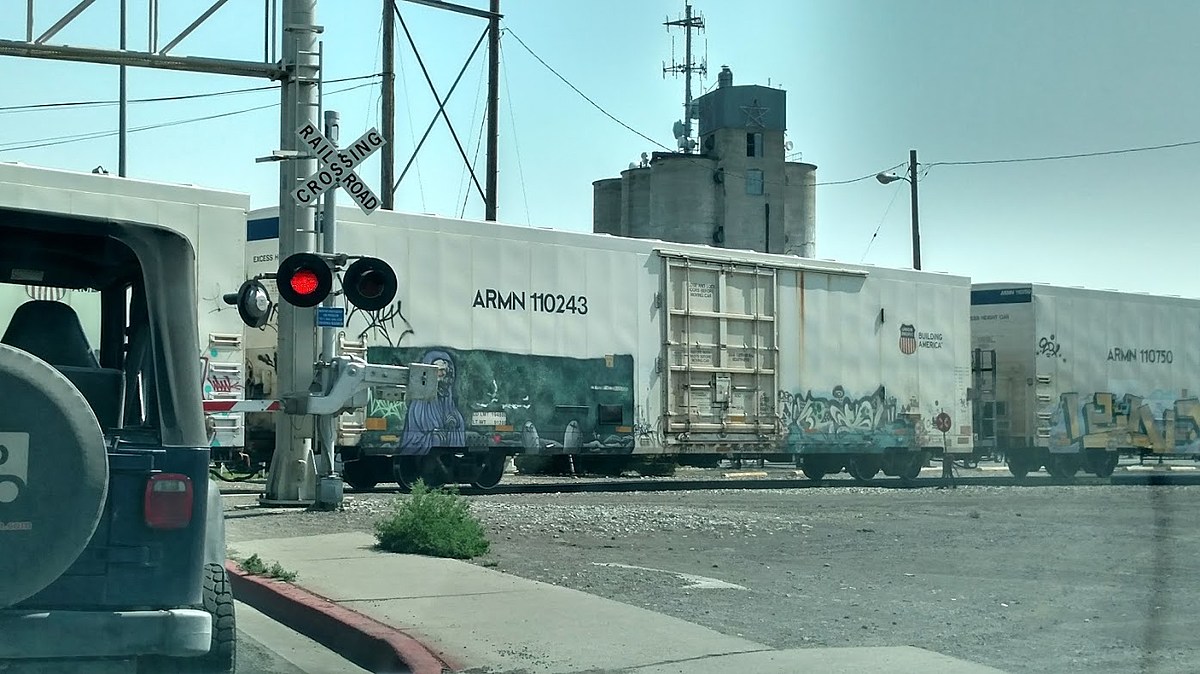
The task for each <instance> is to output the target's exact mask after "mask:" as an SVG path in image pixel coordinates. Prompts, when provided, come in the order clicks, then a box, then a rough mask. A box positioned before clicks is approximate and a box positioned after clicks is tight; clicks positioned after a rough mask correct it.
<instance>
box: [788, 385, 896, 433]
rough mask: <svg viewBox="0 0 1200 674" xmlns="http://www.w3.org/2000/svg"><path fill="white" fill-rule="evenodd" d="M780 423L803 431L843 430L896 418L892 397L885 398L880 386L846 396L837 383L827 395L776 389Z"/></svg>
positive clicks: (866, 428) (867, 428) (880, 424)
mask: <svg viewBox="0 0 1200 674" xmlns="http://www.w3.org/2000/svg"><path fill="white" fill-rule="evenodd" d="M779 401H780V407H781V415H782V417H783V421H784V424H785V425H787V426H789V427H793V428H799V429H802V430H804V431H806V432H810V431H816V432H820V433H845V432H851V433H853V432H859V431H871V430H876V429H878V428H882V427H883V426H885V425H886V424H888V423H891V422H893V421H895V418H896V399H895V398H887V397H886V396H885V395H884V390H883V387H882V386H880V387H879V388H878V389H876V390H875V392H874V393H872V394H871V395H869V396H864V397H861V398H857V399H855V398H850V397H848V396H847V395H846V390H845V389H844V388H843V387H841V386H835V387H834V388H833V393H832V395H831V396H830V397H828V398H825V397H818V396H814V395H813V393H812V391H809V392H808V393H806V394H804V395H803V396H796V395H792V394H791V393H788V392H787V391H780V392H779Z"/></svg>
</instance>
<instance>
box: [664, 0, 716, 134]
mask: <svg viewBox="0 0 1200 674" xmlns="http://www.w3.org/2000/svg"><path fill="white" fill-rule="evenodd" d="M663 25H664V26H666V27H667V31H668V32H670V30H671V28H672V27H674V28H683V34H684V61H683V63H676V62H675V55H674V53H672V54H671V65H669V66H668V65H665V64H664V65H663V77H666V75H667V73H671V74H673V75H675V76H678V75H679V73H683V120H682V128H680V126H676V130H675V138H676V139H677V140H678V142H679V149H680V150H683V151H684V152H691V151H692V149H693V148H694V147H695V146H696V142H695V141H694V140H692V118H693V117H694V116H695V115H694V114H693V112H692V73H694V72H695V73H700V74H701V75H707V74H708V63H707V62H702V63H699V64H697V63H696V62H695V61H694V60H693V59H692V30H693V29H694V30H697V31H703V30H704V16H702V15H696V14H693V13H692V6H691V4H685V5H684V10H683V17H682V18H679V19H675V20H674V21H671V20H667V21H665V22H664V23H663Z"/></svg>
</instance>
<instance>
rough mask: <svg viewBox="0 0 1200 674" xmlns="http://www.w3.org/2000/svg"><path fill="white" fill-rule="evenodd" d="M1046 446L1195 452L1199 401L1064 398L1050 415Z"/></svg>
mask: <svg viewBox="0 0 1200 674" xmlns="http://www.w3.org/2000/svg"><path fill="white" fill-rule="evenodd" d="M1052 419H1053V422H1054V423H1053V425H1052V427H1051V431H1050V444H1051V446H1053V447H1058V448H1066V447H1074V448H1076V449H1117V448H1126V447H1128V448H1134V449H1150V450H1153V451H1155V452H1159V453H1164V452H1184V453H1191V452H1196V451H1200V399H1197V398H1176V399H1171V398H1161V397H1160V398H1152V399H1147V398H1143V397H1142V396H1138V395H1134V394H1131V393H1127V394H1125V395H1124V396H1121V397H1120V398H1118V397H1117V395H1115V394H1113V393H1107V392H1104V393H1093V394H1092V395H1091V396H1090V397H1089V399H1085V398H1084V396H1083V395H1081V394H1079V393H1064V394H1062V396H1061V397H1060V400H1059V404H1058V407H1057V408H1056V409H1055V411H1054V413H1053V415H1052Z"/></svg>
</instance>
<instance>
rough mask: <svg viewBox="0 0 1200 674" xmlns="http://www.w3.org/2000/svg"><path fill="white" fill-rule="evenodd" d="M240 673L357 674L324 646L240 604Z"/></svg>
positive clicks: (353, 667) (357, 670)
mask: <svg viewBox="0 0 1200 674" xmlns="http://www.w3.org/2000/svg"><path fill="white" fill-rule="evenodd" d="M236 611H237V623H238V664H237V672H238V674H358V673H360V672H364V673H365V671H366V670H363V669H360V668H358V667H356V666H355V665H353V664H351V663H350V662H348V661H346V660H345V659H343V658H342V657H340V656H338V655H337V654H336V653H333V652H332V651H330V650H328V649H327V648H325V647H324V646H321V645H320V644H318V643H316V642H314V641H312V640H310V639H308V638H307V637H305V636H303V635H300V634H298V633H296V632H293V631H292V630H290V629H288V628H287V627H284V626H283V625H280V624H279V623H277V622H275V621H274V620H271V619H270V618H268V617H266V616H265V615H263V614H262V613H259V612H258V611H256V610H254V609H253V608H251V607H249V606H247V605H246V604H243V603H242V602H238V603H237V607H236Z"/></svg>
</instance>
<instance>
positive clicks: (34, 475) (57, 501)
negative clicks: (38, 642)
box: [0, 344, 108, 608]
mask: <svg viewBox="0 0 1200 674" xmlns="http://www.w3.org/2000/svg"><path fill="white" fill-rule="evenodd" d="M0 400H3V404H0V458H2V459H3V461H0V550H3V551H4V552H3V554H0V578H3V579H4V582H3V583H0V608H4V607H7V606H12V605H13V604H16V603H18V602H20V601H23V600H25V599H28V598H29V597H32V596H33V595H35V594H37V593H38V592H40V591H41V590H42V589H44V588H45V587H47V586H48V585H50V584H51V583H53V582H54V581H55V580H56V579H58V577H59V576H61V575H62V574H63V572H65V571H66V570H67V569H68V568H69V567H70V566H71V565H72V564H73V563H74V562H75V560H76V558H78V557H79V555H80V553H82V552H83V550H84V548H86V547H87V544H88V542H89V541H91V539H92V534H93V533H95V530H96V525H97V524H98V523H99V521H100V516H101V514H102V513H103V512H104V503H105V499H106V498H107V496H108V452H107V449H106V447H105V443H104V433H103V431H101V429H100V424H99V422H98V421H96V415H95V414H93V413H92V409H91V407H90V406H89V405H88V402H87V400H86V399H85V398H84V397H83V394H81V393H80V392H79V390H78V389H77V388H75V386H74V385H73V384H72V383H71V382H70V381H69V380H68V379H67V378H66V377H64V376H63V375H62V374H61V373H60V372H59V371H58V370H56V369H55V368H54V367H52V366H50V365H49V364H47V363H46V362H44V361H42V360H41V359H39V358H36V357H35V356H32V355H30V354H29V353H26V352H25V351H21V350H19V349H15V348H12V347H10V346H5V345H3V344H0Z"/></svg>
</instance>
